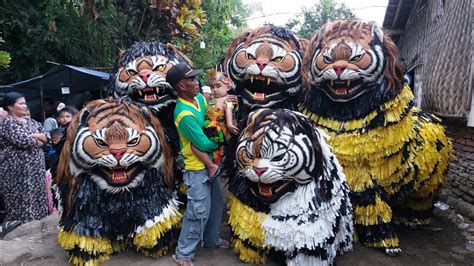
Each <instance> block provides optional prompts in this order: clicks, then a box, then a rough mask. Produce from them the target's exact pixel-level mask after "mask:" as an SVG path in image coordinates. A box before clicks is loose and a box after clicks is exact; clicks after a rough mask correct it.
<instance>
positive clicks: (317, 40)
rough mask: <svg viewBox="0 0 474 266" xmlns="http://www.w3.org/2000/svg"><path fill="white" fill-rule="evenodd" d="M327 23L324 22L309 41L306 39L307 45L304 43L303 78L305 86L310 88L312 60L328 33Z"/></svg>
mask: <svg viewBox="0 0 474 266" xmlns="http://www.w3.org/2000/svg"><path fill="white" fill-rule="evenodd" d="M327 24H328V23H326V24H324V25H323V26H322V27H321V28H319V29H318V30H317V31H315V32H314V33H313V36H312V37H311V39H310V40H309V41H308V40H306V45H304V56H303V66H302V68H301V75H302V77H301V78H302V80H303V87H304V88H309V86H311V77H310V69H311V61H312V58H313V56H314V53H315V52H316V50H319V49H321V47H322V46H323V44H322V40H323V36H324V35H325V34H326V28H327ZM302 47H303V45H302Z"/></svg>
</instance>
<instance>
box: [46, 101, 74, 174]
mask: <svg viewBox="0 0 474 266" xmlns="http://www.w3.org/2000/svg"><path fill="white" fill-rule="evenodd" d="M78 112H79V111H78V110H77V108H76V107H74V106H69V105H68V106H66V107H64V108H63V109H61V110H60V111H59V114H58V123H59V126H60V128H62V129H63V132H64V133H63V135H62V137H61V138H60V139H59V142H58V143H57V144H55V147H54V154H53V155H52V156H48V159H49V165H50V172H51V175H52V176H53V179H54V177H55V176H56V170H57V167H58V163H59V158H60V155H61V151H62V150H63V146H64V143H65V142H66V137H67V129H68V127H69V124H70V123H71V121H72V118H73V116H74V115H75V114H77V113H78Z"/></svg>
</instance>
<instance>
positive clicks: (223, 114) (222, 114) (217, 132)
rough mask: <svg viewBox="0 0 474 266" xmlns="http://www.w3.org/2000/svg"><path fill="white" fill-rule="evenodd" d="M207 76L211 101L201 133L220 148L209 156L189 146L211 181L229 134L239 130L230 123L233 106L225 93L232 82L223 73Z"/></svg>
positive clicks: (213, 70)
mask: <svg viewBox="0 0 474 266" xmlns="http://www.w3.org/2000/svg"><path fill="white" fill-rule="evenodd" d="M207 76H208V79H209V80H208V84H209V86H210V87H211V92H212V99H211V100H210V101H209V102H208V106H207V109H206V121H205V122H204V129H203V131H204V133H205V134H206V135H207V137H208V138H209V139H210V140H211V141H214V142H216V143H218V144H220V146H219V148H218V149H217V150H215V151H214V152H213V153H212V154H210V155H209V154H207V153H205V152H202V151H200V150H198V149H197V148H196V147H194V145H191V149H192V151H193V152H194V154H196V156H197V157H198V158H199V160H201V161H202V162H203V163H204V164H205V165H206V168H207V170H208V171H209V179H213V178H214V177H215V176H216V175H217V173H218V169H219V163H220V161H221V159H222V157H223V155H224V145H225V143H226V140H228V139H229V138H230V135H229V133H231V134H233V135H237V134H238V133H239V129H238V128H237V127H236V126H235V125H234V124H233V123H232V122H233V109H234V105H233V103H232V101H231V100H230V99H229V98H230V97H229V96H228V95H227V92H228V91H229V90H230V89H232V87H233V82H232V80H231V79H230V78H228V77H227V76H226V75H225V74H224V73H223V72H220V71H217V70H215V69H210V70H208V71H207Z"/></svg>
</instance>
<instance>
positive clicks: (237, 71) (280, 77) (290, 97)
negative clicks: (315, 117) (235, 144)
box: [224, 25, 302, 118]
mask: <svg viewBox="0 0 474 266" xmlns="http://www.w3.org/2000/svg"><path fill="white" fill-rule="evenodd" d="M301 56H302V47H301V42H300V40H299V39H298V37H296V35H295V34H294V33H293V32H292V31H291V30H289V29H286V28H283V27H277V26H273V25H264V26H262V27H259V28H256V29H251V30H247V31H244V32H243V33H241V34H240V35H239V36H238V37H236V38H235V39H234V40H233V42H232V43H231V45H230V46H229V48H228V51H227V54H226V57H225V59H224V65H225V68H226V72H227V73H228V74H229V77H230V78H231V79H232V80H233V81H234V83H235V85H236V92H237V94H238V95H239V96H241V98H242V100H243V106H242V105H241V107H240V109H241V111H240V113H242V115H240V117H241V118H245V115H246V114H248V112H250V111H251V110H253V109H255V108H259V107H269V108H290V109H296V103H297V99H296V98H297V95H299V92H300V91H301V76H300V70H301Z"/></svg>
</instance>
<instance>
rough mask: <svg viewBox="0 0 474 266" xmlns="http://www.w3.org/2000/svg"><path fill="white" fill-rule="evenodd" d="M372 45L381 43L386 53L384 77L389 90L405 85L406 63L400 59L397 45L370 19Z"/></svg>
mask: <svg viewBox="0 0 474 266" xmlns="http://www.w3.org/2000/svg"><path fill="white" fill-rule="evenodd" d="M368 24H369V25H370V28H371V30H370V32H371V35H372V38H373V43H372V45H377V44H378V45H381V46H382V47H383V50H384V55H385V71H384V77H385V79H386V80H387V90H399V89H401V88H402V87H403V82H404V79H403V77H404V75H405V72H406V69H405V65H404V64H403V63H402V62H401V60H400V57H399V55H400V53H399V51H398V47H397V45H396V44H395V43H394V42H393V41H392V39H391V38H390V37H389V36H388V34H386V33H385V32H384V31H383V30H382V28H380V27H379V26H378V25H377V24H376V23H375V22H373V21H370V22H369V23H368Z"/></svg>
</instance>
